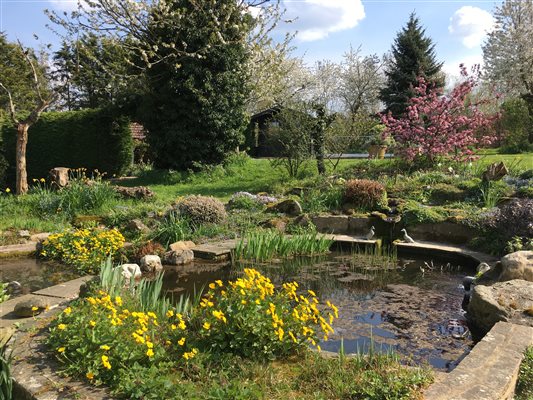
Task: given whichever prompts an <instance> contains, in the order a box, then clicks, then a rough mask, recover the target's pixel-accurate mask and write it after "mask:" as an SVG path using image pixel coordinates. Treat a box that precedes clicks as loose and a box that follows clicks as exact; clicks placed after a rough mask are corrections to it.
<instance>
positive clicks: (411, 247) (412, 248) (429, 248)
mask: <svg viewBox="0 0 533 400" xmlns="http://www.w3.org/2000/svg"><path fill="white" fill-rule="evenodd" d="M394 245H395V246H396V247H397V248H398V250H406V251H409V252H414V253H419V254H439V253H440V254H441V255H454V256H460V257H467V258H470V259H472V260H473V261H475V262H477V263H481V262H486V263H487V264H494V263H495V262H496V261H498V259H497V258H496V257H492V256H491V255H488V254H485V253H480V252H477V251H473V250H470V249H466V248H464V247H460V246H453V245H442V244H439V243H433V242H425V241H424V242H423V241H417V242H416V243H401V242H396V243H394Z"/></svg>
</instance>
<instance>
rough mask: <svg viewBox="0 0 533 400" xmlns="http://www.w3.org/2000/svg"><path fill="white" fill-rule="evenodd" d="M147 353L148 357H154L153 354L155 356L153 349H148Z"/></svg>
mask: <svg viewBox="0 0 533 400" xmlns="http://www.w3.org/2000/svg"><path fill="white" fill-rule="evenodd" d="M146 355H147V356H148V357H153V356H154V351H153V350H152V349H148V350H147V351H146Z"/></svg>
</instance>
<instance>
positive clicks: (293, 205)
mask: <svg viewBox="0 0 533 400" xmlns="http://www.w3.org/2000/svg"><path fill="white" fill-rule="evenodd" d="M267 211H268V212H275V213H283V214H286V215H288V216H291V217H297V216H298V215H300V214H301V213H302V206H301V205H300V203H298V202H297V201H296V200H293V199H287V200H282V201H280V202H278V203H276V204H273V205H271V206H269V207H268V208H267Z"/></svg>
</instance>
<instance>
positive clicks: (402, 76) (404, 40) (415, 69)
mask: <svg viewBox="0 0 533 400" xmlns="http://www.w3.org/2000/svg"><path fill="white" fill-rule="evenodd" d="M441 67H442V63H439V62H437V61H436V59H435V45H434V44H433V42H432V40H431V38H429V37H426V36H425V30H424V29H423V28H422V27H421V26H420V21H419V20H418V18H417V17H416V15H415V14H414V13H412V14H411V16H410V17H409V22H407V25H406V26H405V27H404V28H403V29H402V30H401V31H400V32H399V33H398V35H397V36H396V39H395V40H394V44H393V46H392V58H391V60H390V64H389V67H388V68H387V69H386V71H385V75H386V76H387V83H386V85H385V87H384V88H383V89H382V90H381V96H380V97H381V100H382V101H383V102H384V103H385V105H386V109H387V111H390V112H391V113H392V115H393V116H395V117H399V116H401V115H402V114H403V113H404V112H405V110H406V108H407V106H408V103H409V99H410V98H411V97H413V96H415V90H414V88H415V87H416V85H417V78H418V77H419V76H420V77H423V78H424V79H425V80H427V81H428V82H430V83H432V84H434V85H436V87H443V86H444V77H443V75H442V74H441V73H440V72H441Z"/></svg>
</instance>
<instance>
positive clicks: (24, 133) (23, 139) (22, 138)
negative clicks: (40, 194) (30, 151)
mask: <svg viewBox="0 0 533 400" xmlns="http://www.w3.org/2000/svg"><path fill="white" fill-rule="evenodd" d="M29 127H30V125H29V124H27V123H24V122H20V123H19V124H18V125H17V155H16V165H17V174H16V179H17V182H16V183H17V194H26V193H28V173H27V171H26V147H27V146H28V128H29Z"/></svg>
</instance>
